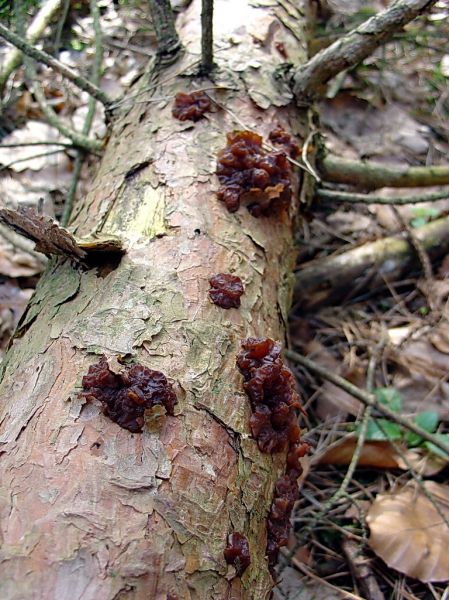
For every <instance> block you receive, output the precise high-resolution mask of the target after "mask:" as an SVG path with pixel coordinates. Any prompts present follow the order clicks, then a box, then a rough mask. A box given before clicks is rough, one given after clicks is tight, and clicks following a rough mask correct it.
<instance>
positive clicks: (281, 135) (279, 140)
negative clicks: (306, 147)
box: [268, 125, 301, 158]
mask: <svg viewBox="0 0 449 600" xmlns="http://www.w3.org/2000/svg"><path fill="white" fill-rule="evenodd" d="M268 139H269V140H270V142H272V143H273V144H277V145H279V146H282V147H283V148H284V150H285V151H286V152H287V154H288V155H289V156H290V158H296V157H298V156H299V155H300V153H301V148H300V147H299V146H298V144H297V143H296V142H295V140H294V138H293V136H291V135H290V134H289V133H288V132H287V131H285V129H283V128H282V127H281V126H280V125H277V126H276V127H275V128H274V129H273V130H272V131H270V135H269V136H268Z"/></svg>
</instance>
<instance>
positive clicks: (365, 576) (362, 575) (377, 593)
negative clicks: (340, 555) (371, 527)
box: [342, 538, 385, 600]
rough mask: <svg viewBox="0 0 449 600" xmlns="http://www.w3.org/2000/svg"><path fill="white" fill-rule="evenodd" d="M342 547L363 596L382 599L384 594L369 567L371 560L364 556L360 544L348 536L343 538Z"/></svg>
mask: <svg viewBox="0 0 449 600" xmlns="http://www.w3.org/2000/svg"><path fill="white" fill-rule="evenodd" d="M342 548H343V552H344V553H345V557H346V560H347V561H348V563H349V567H350V569H351V572H352V575H353V577H354V579H355V580H356V581H357V583H358V584H359V585H360V588H361V591H362V593H363V594H364V597H365V598H370V600H384V598H385V596H384V595H383V593H382V591H381V589H380V587H379V584H378V583H377V580H376V578H375V576H374V574H373V572H372V569H371V567H370V563H371V560H370V559H369V558H368V557H367V556H365V554H364V553H363V548H361V546H360V544H358V543H357V542H356V541H355V540H351V539H350V538H344V539H343V541H342Z"/></svg>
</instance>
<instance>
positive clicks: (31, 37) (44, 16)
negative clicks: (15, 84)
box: [0, 0, 62, 89]
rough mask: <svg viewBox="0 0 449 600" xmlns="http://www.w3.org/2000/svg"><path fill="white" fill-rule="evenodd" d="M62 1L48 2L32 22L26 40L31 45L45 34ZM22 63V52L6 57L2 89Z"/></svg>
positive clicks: (0, 83)
mask: <svg viewBox="0 0 449 600" xmlns="http://www.w3.org/2000/svg"><path fill="white" fill-rule="evenodd" d="M61 3H62V0H47V2H45V3H44V4H43V6H42V8H41V9H40V10H39V12H38V13H37V14H36V16H35V17H34V19H33V21H32V22H31V24H30V26H29V28H28V31H27V32H26V38H27V40H28V42H29V43H30V44H34V43H35V42H36V41H37V40H38V39H39V38H40V37H41V35H42V34H43V33H44V31H45V28H46V27H47V25H48V24H49V23H50V21H51V20H52V18H53V17H54V15H55V14H56V13H57V12H58V10H59V8H60V6H61ZM21 62H22V52H21V51H20V50H19V49H18V48H14V49H12V50H11V52H9V54H8V55H7V56H6V57H5V60H4V63H3V68H2V69H1V71H0V89H2V88H3V87H4V86H5V83H6V81H7V80H8V77H9V76H10V75H11V73H12V72H13V71H14V69H17V67H18V66H20V63H21Z"/></svg>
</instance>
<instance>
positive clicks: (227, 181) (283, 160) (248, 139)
mask: <svg viewBox="0 0 449 600" xmlns="http://www.w3.org/2000/svg"><path fill="white" fill-rule="evenodd" d="M262 141H263V140H262V137H261V136H260V135H258V134H257V133H254V132H252V131H234V132H233V133H228V134H227V145H226V147H225V148H224V149H223V150H221V151H220V152H219V153H218V157H217V171H216V173H217V176H218V180H219V182H220V189H219V190H218V199H219V200H221V202H223V203H224V204H225V205H226V208H227V209H228V210H229V212H235V211H237V210H238V208H239V206H240V202H244V203H245V204H246V206H247V208H248V210H249V212H250V213H251V214H252V215H253V216H254V217H261V216H268V215H270V214H272V213H275V212H276V211H278V210H280V209H282V208H285V207H287V206H288V205H289V203H290V200H291V197H292V190H291V181H290V179H291V168H290V164H289V162H288V159H287V154H286V152H284V151H283V150H273V151H271V152H269V151H266V150H264V149H263V147H262Z"/></svg>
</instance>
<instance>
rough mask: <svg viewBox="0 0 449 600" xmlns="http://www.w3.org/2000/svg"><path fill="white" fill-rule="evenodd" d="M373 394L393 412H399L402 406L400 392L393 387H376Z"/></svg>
mask: <svg viewBox="0 0 449 600" xmlns="http://www.w3.org/2000/svg"><path fill="white" fill-rule="evenodd" d="M374 394H375V396H376V398H377V400H378V402H381V403H382V404H385V405H386V406H388V408H390V409H391V410H392V411H394V412H399V411H400V410H401V407H402V398H401V394H400V393H399V392H398V391H397V390H395V389H394V388H388V387H384V388H377V389H375V390H374Z"/></svg>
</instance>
